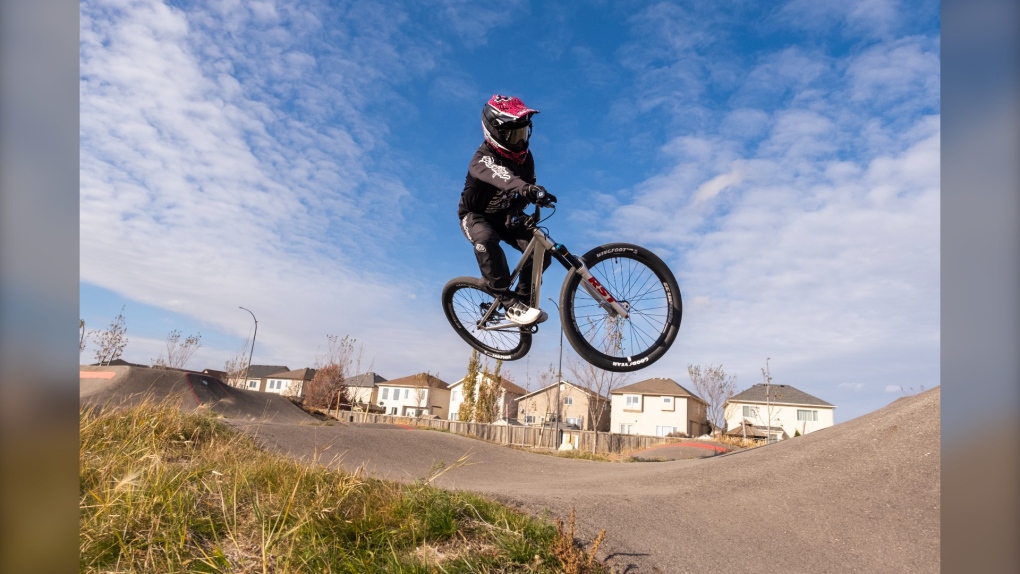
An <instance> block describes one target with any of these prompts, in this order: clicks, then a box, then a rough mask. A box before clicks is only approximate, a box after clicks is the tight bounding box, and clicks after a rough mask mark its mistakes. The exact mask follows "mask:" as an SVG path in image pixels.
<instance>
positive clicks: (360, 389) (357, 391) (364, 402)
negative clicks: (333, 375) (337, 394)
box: [346, 372, 386, 410]
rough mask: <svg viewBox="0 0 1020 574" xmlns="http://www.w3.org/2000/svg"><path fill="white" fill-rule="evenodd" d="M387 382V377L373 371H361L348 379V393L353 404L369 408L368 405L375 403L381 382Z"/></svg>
mask: <svg viewBox="0 0 1020 574" xmlns="http://www.w3.org/2000/svg"><path fill="white" fill-rule="evenodd" d="M385 382H386V379H384V378H383V377H381V376H379V375H378V374H377V373H373V372H368V373H361V374H360V375H355V376H353V377H351V378H350V379H347V381H346V383H347V394H348V397H350V399H351V403H353V406H354V407H355V408H359V407H360V408H361V410H367V407H368V405H374V404H375V403H376V400H377V399H376V395H377V394H378V392H379V383H385Z"/></svg>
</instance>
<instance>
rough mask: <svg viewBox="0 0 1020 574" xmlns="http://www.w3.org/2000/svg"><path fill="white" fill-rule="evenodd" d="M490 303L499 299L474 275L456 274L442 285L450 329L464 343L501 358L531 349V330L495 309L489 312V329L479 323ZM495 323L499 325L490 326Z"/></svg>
mask: <svg viewBox="0 0 1020 574" xmlns="http://www.w3.org/2000/svg"><path fill="white" fill-rule="evenodd" d="M493 305H497V306H498V305H499V303H498V302H497V301H496V300H495V298H494V297H493V296H492V295H490V294H489V292H488V291H486V290H485V285H484V283H483V282H482V280H481V279H478V278H476V277H458V278H456V279H454V280H452V281H450V282H449V283H447V284H446V286H445V287H443V312H444V313H446V319H447V320H448V321H450V325H452V326H453V330H454V331H456V332H457V334H458V335H460V338H461V339H464V340H465V341H467V344H469V345H471V346H472V347H474V348H475V349H478V351H479V352H481V353H484V354H485V355H488V356H490V357H492V358H494V359H500V360H503V361H515V360H517V359H520V358H521V357H523V356H524V355H527V354H528V351H529V350H531V333H530V332H525V331H522V330H521V329H520V328H519V327H517V326H514V325H510V324H509V323H508V322H507V321H506V320H505V318H504V317H503V314H502V313H500V312H499V311H498V309H497V310H496V311H495V312H494V313H493V314H492V315H490V317H489V321H488V323H487V325H486V326H487V327H489V328H488V329H483V328H482V326H480V325H479V323H480V322H481V320H482V317H484V316H485V314H486V312H488V310H489V308H490V307H492V306H493ZM495 326H500V327H501V328H499V329H492V328H491V327H495Z"/></svg>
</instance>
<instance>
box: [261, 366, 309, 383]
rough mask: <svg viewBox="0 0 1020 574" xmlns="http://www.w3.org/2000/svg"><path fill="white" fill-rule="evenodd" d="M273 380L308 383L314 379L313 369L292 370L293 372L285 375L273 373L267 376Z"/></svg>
mask: <svg viewBox="0 0 1020 574" xmlns="http://www.w3.org/2000/svg"><path fill="white" fill-rule="evenodd" d="M268 376H271V377H273V378H274V379H290V380H294V381H310V380H312V378H313V377H315V369H309V368H307V367H306V368H304V369H294V370H293V371H287V372H285V373H273V374H272V375H268Z"/></svg>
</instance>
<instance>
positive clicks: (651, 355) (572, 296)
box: [560, 243, 683, 372]
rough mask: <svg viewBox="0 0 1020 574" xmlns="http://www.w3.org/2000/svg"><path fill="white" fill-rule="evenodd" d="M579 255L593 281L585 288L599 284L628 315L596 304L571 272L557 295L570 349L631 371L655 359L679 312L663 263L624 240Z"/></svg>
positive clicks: (677, 297)
mask: <svg viewBox="0 0 1020 574" xmlns="http://www.w3.org/2000/svg"><path fill="white" fill-rule="evenodd" d="M581 259H583V260H584V264H585V265H586V266H587V267H588V271H589V272H590V273H591V274H592V277H593V278H594V279H595V280H596V281H597V284H591V285H588V288H597V287H598V286H601V287H603V288H604V289H605V291H606V292H607V293H608V294H609V295H610V296H611V297H612V298H614V299H615V300H616V301H617V302H618V303H620V305H621V306H622V307H624V309H626V310H627V311H628V315H629V316H628V317H623V316H621V315H618V314H616V313H614V312H613V311H612V310H611V309H609V308H605V307H603V306H602V305H600V302H599V301H596V299H595V298H594V297H592V295H591V294H590V293H589V291H588V289H587V288H586V287H585V284H584V283H582V281H583V280H584V277H583V276H582V275H581V273H579V271H578V270H577V269H573V270H571V271H570V272H569V273H568V274H567V278H566V279H565V280H564V282H563V290H562V292H561V293H560V319H561V321H562V322H563V332H564V334H565V335H566V336H567V340H568V341H570V344H571V346H573V347H574V350H575V351H577V353H578V354H579V355H581V357H583V358H584V359H585V360H586V361H588V362H589V363H591V364H592V365H595V366H596V367H598V368H600V369H603V370H606V371H613V372H628V371H636V370H638V369H641V368H644V367H647V366H648V365H651V364H652V363H654V362H655V361H657V360H659V359H660V358H661V357H662V356H663V355H664V354H666V351H668V350H669V348H670V346H671V345H672V344H673V341H675V340H676V336H677V333H678V331H679V329H680V319H681V316H682V314H683V303H682V301H681V298H680V288H679V287H678V286H677V283H676V278H675V277H673V273H672V272H671V271H670V270H669V267H667V266H666V264H665V263H664V262H663V261H662V259H659V258H658V257H657V256H656V255H655V254H654V253H652V252H651V251H648V250H647V249H645V248H643V247H639V246H637V245H630V244H628V243H610V244H607V245H603V246H601V247H596V248H595V249H592V250H591V251H589V252H588V253H585V254H584V256H583V257H582V258H581ZM589 283H590V282H589Z"/></svg>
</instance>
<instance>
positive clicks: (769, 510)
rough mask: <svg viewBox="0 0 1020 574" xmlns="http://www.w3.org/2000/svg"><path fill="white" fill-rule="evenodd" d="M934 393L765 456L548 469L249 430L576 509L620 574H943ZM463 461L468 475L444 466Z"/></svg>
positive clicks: (345, 457)
mask: <svg viewBox="0 0 1020 574" xmlns="http://www.w3.org/2000/svg"><path fill="white" fill-rule="evenodd" d="M940 393H941V390H940V388H938V387H936V388H934V389H932V390H930V391H927V392H925V393H922V394H920V395H916V396H913V397H907V398H903V399H899V400H897V401H895V402H893V403H892V404H890V405H888V406H886V407H884V408H882V409H880V410H878V411H876V412H874V413H870V414H868V415H865V416H862V417H859V418H857V419H853V420H851V421H848V422H845V423H841V424H838V425H836V426H834V427H831V428H829V429H825V430H822V431H818V432H815V433H811V434H809V435H806V436H802V437H797V438H793V439H789V440H784V441H782V442H780V443H776V444H773V445H770V446H767V447H761V448H757V449H752V450H747V451H741V452H735V453H732V454H727V455H722V456H714V457H710V458H702V459H695V460H677V461H669V462H640V463H637V462H635V463H605V462H591V461H584V460H572V459H563V458H557V457H553V456H549V455H542V454H534V453H529V452H522V451H519V450H514V449H510V448H507V447H504V446H499V445H494V444H489V443H485V442H481V441H477V440H473V439H469V438H465V437H460V436H456V435H452V434H448V433H440V432H433V431H427V430H405V429H401V428H398V427H390V428H385V427H376V428H367V427H363V426H357V425H352V424H334V425H332V426H318V427H314V426H307V425H306V426H295V425H284V424H276V423H261V424H255V423H246V424H239V425H238V426H239V427H241V428H243V429H246V430H247V431H248V432H251V433H253V434H256V435H257V436H258V437H259V439H260V440H261V441H263V442H264V443H265V444H266V445H267V446H269V447H270V448H272V449H275V450H278V451H280V452H282V453H286V454H288V455H291V456H295V457H298V458H303V459H305V460H313V459H315V460H318V461H320V462H323V463H326V464H339V465H341V466H343V467H344V468H346V469H349V470H358V469H361V471H362V472H365V473H368V474H372V475H375V476H379V477H384V478H391V479H398V480H415V479H420V478H423V477H425V476H427V475H429V473H430V471H435V470H437V469H439V468H440V466H439V465H445V472H443V473H442V474H440V475H439V476H438V477H437V478H436V479H435V481H434V483H435V484H436V485H438V486H441V487H444V488H454V489H463V490H470V491H474V492H480V493H483V494H486V495H489V496H492V497H494V498H497V499H499V500H502V501H504V502H507V503H510V504H512V505H516V506H519V507H521V508H524V509H526V510H529V511H532V512H535V513H537V514H542V513H543V512H545V511H551V512H552V513H553V514H554V515H558V516H561V517H566V516H568V515H569V513H570V508H571V507H574V508H576V511H577V520H578V525H579V528H580V531H581V532H582V534H583V535H585V536H587V538H588V540H591V538H593V537H594V535H595V533H597V532H598V530H599V529H602V528H605V529H606V531H607V539H606V542H605V544H604V545H603V547H602V549H603V550H604V552H600V554H601V555H603V556H608V563H609V564H611V565H612V566H613V567H614V568H616V569H617V570H618V571H620V572H627V573H630V574H633V573H638V572H650V573H660V572H661V573H666V572H668V573H673V572H676V573H687V572H692V573H701V572H740V573H744V572H746V573H748V574H765V573H777V574H780V573H781V574H790V573H799V572H804V573H810V574H818V573H827V572H834V573H835V572H840V573H841V572H862V573H873V572H882V573H892V572H903V573H910V574H917V573H928V572H932V573H934V572H939V569H940V549H941V544H940V497H939V493H940V474H939V472H940V458H939V436H940V433H939V408H940V402H941V401H940V397H941V394H940ZM465 454H467V455H468V458H469V464H467V465H462V466H456V465H455V464H454V463H455V462H456V461H457V460H458V459H460V458H461V457H462V456H464V455H465Z"/></svg>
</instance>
